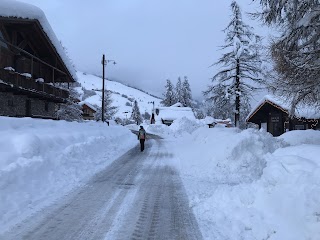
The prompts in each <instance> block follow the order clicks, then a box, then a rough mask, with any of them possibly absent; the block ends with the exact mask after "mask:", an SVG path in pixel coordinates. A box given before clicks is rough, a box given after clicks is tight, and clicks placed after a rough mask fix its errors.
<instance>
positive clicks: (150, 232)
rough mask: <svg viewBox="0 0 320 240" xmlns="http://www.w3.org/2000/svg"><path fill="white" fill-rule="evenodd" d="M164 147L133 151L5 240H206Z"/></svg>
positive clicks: (154, 144)
mask: <svg viewBox="0 0 320 240" xmlns="http://www.w3.org/2000/svg"><path fill="white" fill-rule="evenodd" d="M163 141H164V140H161V139H153V140H148V141H147V142H146V150H145V151H144V152H142V153H141V152H140V151H139V148H138V147H136V148H134V149H131V150H130V151H128V152H127V153H125V154H124V155H123V156H122V157H120V158H119V159H117V160H116V161H114V162H113V163H112V164H111V165H109V166H108V167H107V168H106V169H105V170H103V171H101V172H99V173H98V174H97V175H95V176H94V177H93V178H91V179H90V181H89V182H88V183H87V184H86V185H85V186H83V187H81V188H79V189H77V190H75V191H73V192H72V193H70V194H69V195H67V196H65V197H64V198H62V199H61V200H59V201H58V202H57V203H55V204H54V205H52V206H50V207H49V208H46V209H44V210H42V211H41V212H38V213H37V214H36V215H35V216H33V217H32V218H29V219H27V220H26V221H24V223H22V224H21V225H19V226H16V227H15V228H14V229H12V230H11V231H10V232H9V233H6V234H5V235H3V236H1V235H0V239H15V240H18V239H32V240H35V239H46V240H50V239H64V240H68V239H77V240H78V239H86V240H87V239H202V236H201V233H200V230H199V228H198V224H197V222H196V220H195V217H194V215H193V213H192V210H191V209H190V208H189V205H188V199H187V195H186V193H185V189H184V187H183V185H182V182H181V180H180V177H179V175H178V173H177V172H176V171H175V170H174V169H173V168H172V167H171V166H170V164H167V163H168V162H169V161H170V159H171V158H173V154H172V152H170V150H169V149H168V148H167V147H166V144H164V142H163Z"/></svg>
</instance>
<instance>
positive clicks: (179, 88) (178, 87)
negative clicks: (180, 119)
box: [175, 77, 183, 103]
mask: <svg viewBox="0 0 320 240" xmlns="http://www.w3.org/2000/svg"><path fill="white" fill-rule="evenodd" d="M177 102H179V103H182V102H183V90H182V82H181V78H180V77H178V81H177V84H176V89H175V103H177Z"/></svg>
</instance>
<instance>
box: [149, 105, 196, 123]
mask: <svg viewBox="0 0 320 240" xmlns="http://www.w3.org/2000/svg"><path fill="white" fill-rule="evenodd" d="M157 110H158V111H159V114H158V115H157V114H155V120H156V121H161V119H163V120H169V121H174V120H176V119H178V118H182V117H186V118H188V119H195V116H194V113H193V111H192V109H191V108H190V107H175V105H173V106H171V107H158V108H157ZM156 113H157V111H156Z"/></svg>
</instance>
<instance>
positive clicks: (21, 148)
mask: <svg viewBox="0 0 320 240" xmlns="http://www.w3.org/2000/svg"><path fill="white" fill-rule="evenodd" d="M0 134H1V139H0V156H1V159H0V202H1V204H0V222H1V225H0V232H1V231H4V230H5V229H6V227H8V226H10V225H12V224H13V223H15V222H16V221H19V220H21V219H22V218H24V217H26V216H27V215H28V214H30V213H32V212H33V211H35V210H37V209H38V208H39V207H41V206H44V205H46V204H48V203H50V201H52V200H54V199H55V198H58V197H60V196H61V195H62V194H64V193H66V192H68V191H69V190H71V189H72V188H74V187H75V186H77V185H79V184H81V183H82V182H83V181H85V180H86V179H87V178H88V177H90V176H92V175H93V174H94V173H96V172H97V171H98V170H101V169H103V168H104V167H106V166H107V165H108V164H110V163H111V162H112V161H113V160H114V159H116V158H117V157H119V156H120V155H121V154H123V153H124V152H125V151H127V150H128V149H130V148H132V147H133V146H134V145H136V137H135V135H133V134H132V133H131V132H130V131H129V130H128V129H126V128H124V127H121V126H109V127H108V126H107V125H106V124H102V123H96V122H86V123H76V122H75V123H70V122H65V121H53V120H42V119H30V118H24V119H16V118H7V117H0ZM120 142H121V144H119V143H120ZM17 216H19V217H17Z"/></svg>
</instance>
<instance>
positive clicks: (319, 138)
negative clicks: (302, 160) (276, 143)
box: [278, 130, 320, 145]
mask: <svg viewBox="0 0 320 240" xmlns="http://www.w3.org/2000/svg"><path fill="white" fill-rule="evenodd" d="M278 138H279V139H283V140H284V141H285V142H287V143H288V144H290V145H301V144H317V145H320V134H319V131H314V130H295V131H290V132H286V133H284V134H282V135H281V136H279V137H278Z"/></svg>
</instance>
